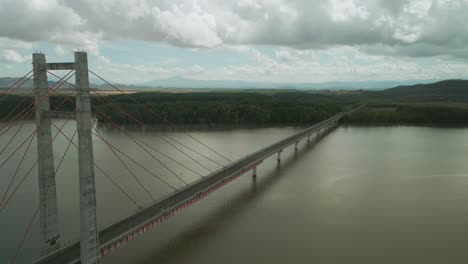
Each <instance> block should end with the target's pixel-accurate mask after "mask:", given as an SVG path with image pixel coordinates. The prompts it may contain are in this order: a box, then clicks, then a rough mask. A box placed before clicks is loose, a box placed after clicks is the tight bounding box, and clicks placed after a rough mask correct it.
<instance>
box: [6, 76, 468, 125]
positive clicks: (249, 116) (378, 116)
mask: <svg viewBox="0 0 468 264" xmlns="http://www.w3.org/2000/svg"><path fill="white" fill-rule="evenodd" d="M466 83H467V82H465V81H448V82H441V83H436V84H430V85H426V86H424V85H422V86H421V85H417V86H412V87H397V88H393V89H388V90H385V91H380V92H375V91H374V92H369V91H351V92H309V91H264V90H257V91H250V92H248V91H242V92H240V91H239V92H192V93H162V92H146V93H135V94H131V95H109V96H106V101H108V102H110V103H106V102H104V101H103V100H102V98H100V97H93V98H92V104H93V107H94V109H97V112H96V111H95V115H96V117H97V118H98V119H100V120H101V121H103V122H108V121H109V120H110V121H112V122H113V123H119V124H131V123H136V121H135V120H133V119H132V118H130V117H129V116H127V115H125V114H122V113H121V112H120V111H119V109H123V110H124V111H125V112H127V113H129V114H130V115H132V116H133V117H135V118H136V119H138V120H141V121H142V122H144V123H146V124H166V122H165V120H169V121H170V122H172V123H175V124H178V125H212V124H216V125H225V124H229V125H246V124H255V125H269V124H311V123H316V122H318V121H321V120H323V119H325V118H327V117H330V116H332V115H334V114H336V113H337V112H341V111H346V110H349V109H352V108H354V107H357V106H358V105H362V104H365V105H366V107H362V108H360V109H359V110H358V111H355V112H354V113H353V114H351V115H349V116H347V117H346V119H345V121H346V122H349V123H359V124H431V125H432V124H450V125H468V104H467V102H468V86H466ZM418 95H419V96H418ZM70 99H72V100H71V101H72V102H66V103H65V104H63V105H62V106H61V108H60V109H61V110H62V111H73V110H74V108H75V106H74V103H73V101H74V98H70ZM50 100H51V107H52V109H54V108H55V107H56V106H57V105H59V104H60V103H61V102H62V100H63V98H61V97H59V96H52V97H51V99H50ZM21 101H24V102H22V103H21ZM32 102H33V98H29V97H26V98H25V97H23V96H18V95H11V96H8V97H6V98H5V99H4V100H3V101H2V103H1V104H0V117H1V118H3V117H4V116H5V115H6V114H7V113H8V112H9V111H11V109H13V108H14V107H15V106H16V105H18V104H20V106H19V107H18V108H17V109H18V111H21V110H22V109H24V108H25V107H26V106H27V105H29V104H31V103H32ZM18 111H17V112H18ZM152 112H154V113H157V115H154V114H153V113H152ZM12 116H13V115H12ZM31 117H32V116H31Z"/></svg>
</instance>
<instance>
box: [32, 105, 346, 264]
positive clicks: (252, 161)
mask: <svg viewBox="0 0 468 264" xmlns="http://www.w3.org/2000/svg"><path fill="white" fill-rule="evenodd" d="M343 116H344V114H343V113H339V114H337V115H335V116H333V117H331V118H329V119H327V120H325V121H323V122H320V123H318V124H316V125H314V126H312V127H309V128H307V129H305V130H302V131H300V132H298V133H295V134H294V135H292V136H290V137H287V138H285V139H283V140H280V141H278V142H276V143H274V144H272V145H269V146H267V147H265V148H263V149H261V150H258V151H256V152H254V153H252V154H250V155H248V156H246V157H244V158H242V159H240V160H238V161H235V162H233V163H231V164H230V165H228V166H225V167H224V168H221V169H219V170H217V171H215V172H213V173H211V174H209V175H207V176H205V177H204V178H202V179H200V180H197V181H195V182H193V183H191V184H190V185H188V186H186V187H185V188H182V189H179V190H177V191H175V192H174V193H172V194H170V195H168V196H166V197H163V198H162V199H160V200H159V201H157V202H156V203H154V204H153V205H150V206H148V207H146V208H144V209H142V210H141V211H139V212H137V213H135V214H133V215H131V216H129V217H127V218H124V219H122V220H120V221H118V222H116V223H114V224H112V225H110V226H108V227H106V228H104V229H102V230H100V231H99V242H100V243H99V244H100V250H99V252H100V256H101V257H104V256H106V255H107V254H109V253H110V252H111V251H113V250H115V249H117V248H119V247H121V246H123V245H125V244H127V243H129V242H130V241H131V240H133V239H135V238H136V237H138V236H140V235H142V234H143V233H145V232H146V231H148V230H150V229H151V228H154V227H156V226H157V225H158V224H160V223H162V222H164V221H165V220H167V219H169V218H171V217H173V216H174V215H176V214H177V213H179V212H180V211H182V210H183V209H185V208H187V207H189V206H191V205H193V204H194V203H197V202H199V201H200V200H202V199H203V198H205V197H207V196H208V195H210V194H212V193H213V192H215V191H217V190H219V189H220V188H221V187H223V186H225V185H226V184H228V183H230V182H232V181H233V180H235V179H237V178H238V177H240V176H242V175H244V174H245V173H246V172H248V171H250V170H252V169H255V168H256V167H257V166H258V165H259V164H260V163H262V162H263V160H264V159H266V158H268V157H270V156H271V155H274V154H276V153H278V161H279V159H280V153H281V152H282V151H283V149H285V148H287V147H289V146H291V145H293V144H294V145H295V147H296V149H297V144H298V143H299V141H301V140H303V139H304V138H307V141H309V140H310V137H311V136H312V135H313V134H314V133H320V132H321V131H323V130H330V129H333V128H335V127H336V126H337V125H338V122H339V121H340V119H341V118H342V117H343ZM79 259H80V242H79V241H78V242H75V243H74V244H71V245H69V246H67V247H64V248H61V249H60V250H58V251H56V252H53V253H51V254H49V255H47V256H45V257H43V258H42V259H40V260H38V261H37V262H35V263H36V264H45V263H52V264H55V263H57V264H59V263H60V264H64V263H80V261H79Z"/></svg>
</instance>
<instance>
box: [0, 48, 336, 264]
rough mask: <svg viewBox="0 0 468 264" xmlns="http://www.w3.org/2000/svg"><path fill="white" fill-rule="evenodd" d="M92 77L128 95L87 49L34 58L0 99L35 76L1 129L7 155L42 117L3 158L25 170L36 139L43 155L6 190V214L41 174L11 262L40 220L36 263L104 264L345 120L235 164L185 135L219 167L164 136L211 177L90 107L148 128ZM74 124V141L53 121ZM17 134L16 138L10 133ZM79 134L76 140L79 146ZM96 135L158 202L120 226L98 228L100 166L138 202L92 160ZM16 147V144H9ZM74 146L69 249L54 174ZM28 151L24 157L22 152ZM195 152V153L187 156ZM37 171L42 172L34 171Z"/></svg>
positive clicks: (319, 126) (3, 200)
mask: <svg viewBox="0 0 468 264" xmlns="http://www.w3.org/2000/svg"><path fill="white" fill-rule="evenodd" d="M57 70H67V71H68V73H67V74H66V75H65V76H63V77H59V76H58V75H56V74H55V73H54V72H53V71H57ZM48 74H49V75H52V76H55V77H57V78H58V79H59V81H58V82H57V83H55V84H54V85H53V86H52V87H49V86H48V81H47V75H48ZM90 74H91V75H94V76H96V77H97V78H99V79H101V80H102V81H104V82H105V83H107V84H108V85H109V86H110V87H112V88H114V89H115V91H116V92H117V93H121V94H125V92H123V91H121V90H120V89H119V88H117V87H116V86H114V85H112V84H111V83H110V82H108V81H106V80H105V79H103V78H102V77H101V76H99V75H98V74H96V73H94V72H93V71H91V70H89V69H88V65H87V54H86V53H85V52H75V62H70V63H47V62H46V60H45V55H44V54H40V53H35V54H33V70H32V71H31V72H29V73H28V74H26V75H25V76H24V77H23V78H21V79H19V80H18V81H17V82H16V83H14V84H13V85H12V86H11V87H9V88H8V89H6V90H4V91H3V92H2V93H1V94H0V96H1V97H0V102H1V101H2V100H3V99H4V98H6V97H7V96H8V95H10V94H13V93H14V92H15V91H16V90H17V89H19V87H21V85H23V84H24V83H25V82H27V81H28V80H30V79H31V78H34V89H33V91H31V93H30V94H29V95H34V97H35V100H34V102H33V103H31V104H30V105H28V106H27V107H23V108H22V109H21V105H22V104H17V105H16V107H14V108H13V109H12V110H11V111H10V112H9V114H8V115H7V116H5V117H4V118H3V119H2V120H1V122H0V123H1V124H2V127H1V128H0V136H10V134H12V135H11V137H10V138H7V139H6V140H5V142H7V143H6V145H5V146H0V148H1V149H0V157H1V156H2V155H3V154H4V153H5V154H8V153H7V152H5V150H6V149H7V148H8V147H9V146H10V145H12V144H13V145H14V142H15V140H16V137H17V135H18V133H19V131H21V129H22V124H23V123H22V122H23V121H24V120H25V119H27V118H28V117H30V116H32V115H34V116H35V120H36V129H35V130H34V131H33V132H32V133H30V135H29V136H28V137H27V138H26V139H25V140H22V141H21V140H19V141H20V143H19V144H18V146H17V148H16V150H15V151H13V152H12V153H9V155H8V156H6V155H5V156H6V157H5V158H3V159H1V160H2V163H1V164H0V169H1V168H2V167H3V166H4V165H5V164H6V163H8V162H15V161H16V160H19V162H18V164H17V168H20V167H21V166H22V164H23V161H24V157H25V155H26V154H27V153H28V151H32V150H31V149H30V148H31V145H32V142H33V139H34V138H36V139H37V153H38V158H37V161H36V162H35V163H34V165H33V166H32V167H31V169H29V170H28V172H27V173H26V174H25V175H24V176H23V177H22V178H19V179H20V181H19V183H18V184H17V185H16V186H14V184H13V183H14V182H15V179H18V177H19V175H18V174H19V173H18V171H19V169H17V170H15V172H14V173H13V175H11V176H10V175H8V176H9V177H11V180H10V181H9V184H8V186H7V187H6V191H5V192H4V193H2V194H1V195H0V197H1V202H0V214H1V213H2V211H3V210H4V208H6V207H7V206H8V205H9V202H10V201H11V199H13V198H14V196H15V194H16V192H17V191H18V190H19V189H20V188H21V187H22V184H23V183H24V181H25V180H26V179H27V177H29V176H30V174H31V172H32V171H33V170H34V169H37V172H38V177H39V194H40V195H39V206H38V207H37V209H36V211H35V212H34V214H33V217H32V219H31V221H30V223H29V225H28V226H27V227H25V232H24V234H22V235H23V237H22V239H21V240H20V242H19V243H18V247H17V250H16V252H15V253H14V255H13V257H12V259H11V263H15V261H16V258H17V256H18V254H20V253H21V247H22V245H23V243H24V241H25V240H26V239H27V237H28V233H29V231H30V229H31V225H32V223H33V222H34V221H35V220H36V218H39V221H40V229H41V235H40V239H41V255H42V257H41V258H40V259H39V260H37V261H36V262H35V263H79V262H81V263H99V260H100V258H102V257H105V256H106V255H107V254H109V253H110V252H111V251H113V250H116V249H117V248H119V247H122V246H124V245H125V244H127V243H130V242H131V240H133V239H134V238H136V237H138V236H140V235H142V234H144V233H145V232H146V231H148V230H150V229H152V228H154V227H156V226H157V225H158V224H160V223H162V222H164V221H165V220H167V219H169V218H171V217H173V216H174V215H176V214H177V213H179V212H180V211H182V210H184V209H185V208H187V207H190V206H191V205H193V204H194V203H197V202H200V201H201V200H203V198H205V197H207V196H208V195H210V194H211V193H213V192H215V191H217V190H219V189H221V188H222V187H223V186H225V185H227V184H229V183H230V182H232V181H233V180H235V179H236V178H238V177H240V176H242V175H244V174H246V173H247V172H250V171H252V175H253V177H256V171H257V166H259V165H260V164H261V163H262V162H263V160H264V159H266V158H268V157H270V156H276V159H277V161H278V162H281V153H282V152H283V150H284V149H285V148H287V147H294V149H295V150H296V151H297V149H298V144H299V143H300V142H301V141H302V142H310V139H311V137H313V136H315V135H317V134H324V133H327V132H329V131H330V130H332V129H333V128H335V127H336V126H337V125H338V124H339V121H340V119H341V118H342V117H343V113H339V114H336V115H335V116H332V117H330V118H328V119H326V120H324V121H322V122H320V123H318V124H315V125H313V126H311V127H309V128H307V129H304V130H302V131H300V132H297V133H295V134H293V135H291V136H288V137H287V138H285V139H283V140H280V141H278V142H276V143H273V144H271V145H269V146H266V147H264V148H263V149H260V150H258V151H256V152H254V153H251V154H250V155H248V156H246V157H244V158H242V159H240V160H237V161H231V160H229V159H228V158H226V157H225V156H224V155H223V154H221V153H220V152H218V151H216V150H215V149H213V148H212V147H210V146H208V145H207V144H205V143H203V142H202V141H200V140H199V139H197V138H195V137H194V136H192V135H190V134H189V133H185V136H187V137H188V138H190V139H191V140H193V142H196V143H197V144H199V145H200V146H203V148H204V149H205V150H206V152H210V153H211V154H214V155H217V156H219V157H220V158H221V159H223V160H224V161H225V162H227V164H221V163H220V162H218V161H216V160H213V159H212V158H210V157H209V156H208V155H207V154H206V153H203V152H200V151H198V150H195V149H193V148H191V147H189V146H187V145H185V144H183V143H182V142H180V141H178V140H177V139H174V138H171V137H161V139H162V140H163V141H164V142H165V143H167V144H168V145H170V146H171V147H173V148H174V149H175V150H176V151H178V152H180V153H181V155H184V156H186V157H187V158H190V159H191V160H192V161H193V162H195V163H196V164H198V165H199V166H200V167H202V168H204V169H205V170H206V171H209V172H210V173H209V174H206V175H205V174H201V173H199V172H197V171H195V170H193V169H192V168H190V167H189V166H187V165H186V164H184V163H183V162H181V161H177V159H175V158H173V157H171V156H170V155H169V154H167V153H164V152H162V151H160V150H158V149H157V148H156V146H153V145H151V144H150V143H148V142H146V141H144V140H142V139H141V138H138V137H136V136H134V135H132V133H130V132H129V131H127V130H125V129H124V128H122V127H121V126H119V125H117V124H114V123H112V122H111V119H110V118H109V117H108V116H107V115H106V114H105V113H103V112H102V111H100V110H99V109H98V108H96V107H95V106H94V105H92V104H91V99H90V98H91V96H93V97H95V98H98V99H99V100H101V101H102V102H103V103H105V104H107V105H108V106H109V107H110V108H111V109H112V110H113V111H115V113H119V114H120V115H122V116H123V117H125V118H127V119H131V120H133V121H134V122H135V123H138V124H140V125H144V126H147V124H145V123H144V122H143V121H141V120H139V119H138V118H136V117H134V116H133V115H131V114H130V113H128V112H127V111H125V109H124V108H122V107H121V106H119V105H118V104H113V103H111V102H110V101H109V100H108V99H107V98H106V96H105V95H103V94H102V91H99V90H96V89H93V88H91V87H90V86H89V77H88V76H89V75H90ZM73 76H75V84H72V83H70V82H69V79H70V78H72V77H73ZM64 84H67V85H70V86H72V87H74V88H75V89H74V91H73V94H74V95H75V102H73V101H72V100H71V99H70V98H71V97H70V96H64V95H63V94H62V93H60V92H58V90H59V89H60V87H61V86H63V85H64ZM50 95H58V96H60V97H61V98H63V100H62V102H61V103H60V104H59V105H58V106H57V107H55V108H54V109H50V108H51V107H50V102H49V96H50ZM129 98H130V99H131V100H134V101H135V103H138V104H140V103H139V102H138V101H137V99H135V98H133V97H129ZM70 103H71V104H75V105H76V110H75V111H73V112H66V111H61V106H63V105H64V104H70ZM142 106H143V107H144V109H145V111H146V112H147V113H149V114H151V115H154V116H156V117H158V118H160V119H161V120H162V121H164V122H166V123H167V124H169V125H174V124H172V123H171V122H170V121H169V120H167V119H166V118H164V116H163V115H161V114H160V113H157V112H155V111H154V110H152V109H151V108H150V107H148V106H145V105H142ZM92 113H94V115H96V117H98V118H100V119H101V120H104V121H107V124H108V125H109V126H113V127H115V128H116V129H118V130H119V131H121V132H122V133H123V134H124V135H125V136H127V137H128V138H129V139H130V140H131V141H132V142H134V143H135V144H136V145H137V146H138V147H139V148H140V149H141V151H142V153H144V154H145V155H148V156H150V157H151V158H152V159H153V160H154V161H155V162H157V163H159V164H160V165H161V166H163V167H164V168H165V169H166V170H167V171H168V172H169V173H170V174H171V175H172V176H173V177H174V178H177V179H178V180H179V181H180V182H181V183H183V184H184V185H183V186H182V187H177V186H174V184H173V183H170V182H169V181H167V179H164V178H162V177H161V176H160V175H158V174H157V173H156V172H154V171H151V170H150V169H147V168H146V167H145V166H144V165H142V164H141V162H139V161H138V159H137V158H135V157H132V156H131V155H129V154H127V153H126V152H125V150H122V149H120V148H118V147H116V146H115V145H113V144H112V143H111V142H109V141H108V140H107V139H106V138H105V137H104V136H103V135H102V133H100V132H99V130H97V129H95V128H93V124H92ZM54 118H61V119H67V120H69V119H75V120H76V124H77V130H76V131H75V132H74V133H73V135H72V136H71V137H70V136H68V135H66V134H65V133H64V132H63V131H62V130H63V127H64V126H65V124H66V122H64V124H62V126H61V127H59V126H57V125H56V124H55V123H54V122H52V119H54ZM52 127H54V128H55V129H56V130H57V133H56V134H55V135H52ZM13 129H17V130H16V131H14V132H13V133H12V132H10V133H8V134H7V132H8V131H10V130H13ZM59 135H60V136H63V137H65V138H66V140H67V141H68V146H67V148H66V150H65V152H64V153H63V156H62V157H61V159H59V160H58V163H56V162H55V161H54V159H53V147H52V146H53V142H54V141H55V139H56V138H57V136H59ZM75 137H77V138H78V140H77V143H75ZM93 137H94V138H97V139H99V140H101V141H102V142H104V144H105V145H106V146H107V147H108V148H109V151H110V152H111V153H112V154H113V155H115V157H116V158H117V159H118V160H119V161H120V163H121V165H122V167H123V168H124V170H125V171H126V172H128V174H129V175H130V176H131V177H133V178H134V179H135V182H136V183H137V184H138V185H139V187H140V188H141V190H142V191H143V192H145V193H146V194H147V195H148V196H150V197H151V198H152V199H153V203H152V204H151V205H149V206H147V207H144V208H142V209H141V210H140V211H138V212H137V213H135V214H133V215H131V216H128V217H126V218H124V219H121V220H120V221H118V222H116V223H114V224H112V225H110V226H107V227H105V228H104V229H101V230H98V228H97V215H96V190H95V178H94V177H95V175H94V174H95V173H94V169H96V170H97V171H99V172H100V173H102V174H103V175H105V177H106V178H107V179H108V180H109V181H110V182H111V183H112V184H113V185H114V186H115V187H116V188H117V189H118V190H119V191H120V192H121V193H122V195H123V196H125V197H126V198H127V199H129V201H131V202H132V203H133V204H135V205H136V204H137V203H136V201H135V200H134V199H133V198H132V196H131V195H129V193H128V192H127V191H126V188H125V187H124V186H120V185H119V184H118V183H117V182H116V181H115V180H113V178H112V175H109V174H108V173H106V171H105V170H104V169H103V167H102V166H101V165H98V164H97V163H96V162H95V161H94V152H93V144H92V138H93ZM10 147H11V146H10ZM71 147H74V148H76V149H77V150H78V157H79V162H78V163H79V179H80V182H79V183H80V222H81V228H80V230H81V231H80V233H81V237H80V240H79V241H76V242H75V243H72V244H70V245H62V243H61V231H60V230H59V223H58V221H59V219H58V216H57V215H58V212H57V211H58V209H57V195H56V193H57V191H56V184H55V174H56V173H58V172H59V170H60V167H61V165H62V161H63V159H64V157H65V155H67V152H68V150H69V148H71ZM23 148H24V151H23V152H22V153H21V151H20V150H23ZM187 150H190V151H191V152H189V151H187ZM155 153H157V154H158V156H164V157H166V158H168V159H170V160H171V161H173V162H175V163H176V164H177V166H180V167H183V168H185V169H186V170H188V171H190V172H192V173H194V174H195V175H197V176H198V177H199V179H198V180H196V181H191V182H187V181H186V180H184V179H183V178H181V177H180V176H179V175H178V174H177V173H175V172H174V168H171V167H170V166H169V165H168V164H166V163H165V162H163V161H162V160H161V159H160V158H158V156H157V155H155ZM191 153H192V154H193V153H196V154H197V155H199V156H201V157H204V158H205V159H206V160H209V161H210V162H212V163H216V164H217V165H218V166H219V167H220V168H219V169H217V170H215V171H213V170H211V169H210V168H208V167H207V166H206V165H205V164H203V162H200V161H199V160H197V159H195V158H194V157H193V155H191ZM128 162H131V163H132V164H133V166H137V167H139V168H141V169H142V170H143V171H145V172H146V173H149V174H151V175H152V176H154V178H155V179H156V180H158V181H159V182H160V184H164V185H167V186H168V187H169V188H171V189H172V192H171V193H170V194H168V195H166V196H165V197H163V198H160V199H155V198H154V197H153V196H152V195H151V192H150V191H149V190H148V187H147V186H145V184H143V183H142V182H141V181H140V180H139V178H138V177H137V175H136V172H135V171H134V170H132V167H131V166H129V165H128V164H127V163H128ZM35 167H37V168H35Z"/></svg>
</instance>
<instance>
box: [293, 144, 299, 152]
mask: <svg viewBox="0 0 468 264" xmlns="http://www.w3.org/2000/svg"><path fill="white" fill-rule="evenodd" d="M298 144H299V141H298V142H296V143H294V151H295V152H297V149H298V148H297V145H298Z"/></svg>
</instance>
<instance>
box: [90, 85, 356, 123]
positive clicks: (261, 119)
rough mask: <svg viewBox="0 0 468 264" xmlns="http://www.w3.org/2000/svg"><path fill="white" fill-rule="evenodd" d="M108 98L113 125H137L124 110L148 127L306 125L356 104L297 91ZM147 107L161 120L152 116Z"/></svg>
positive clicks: (106, 108)
mask: <svg viewBox="0 0 468 264" xmlns="http://www.w3.org/2000/svg"><path fill="white" fill-rule="evenodd" d="M108 99H109V100H110V101H112V102H113V104H114V105H115V106H116V107H112V106H109V105H106V104H103V103H102V102H100V101H96V106H97V109H98V111H99V112H103V113H104V114H105V115H106V116H108V117H110V118H111V119H112V121H113V122H119V123H133V122H134V120H132V119H131V118H130V117H128V116H122V114H121V112H119V111H116V109H120V108H122V109H124V110H125V111H126V112H128V113H129V114H131V115H132V116H134V117H136V118H137V119H139V120H142V121H143V122H144V123H148V124H150V123H151V124H159V123H161V124H164V119H166V120H170V121H171V122H173V123H175V124H234V125H241V124H284V123H296V124H306V123H315V122H318V121H320V120H323V119H325V118H327V117H330V116H332V115H334V114H336V113H338V112H340V111H343V110H344V109H346V107H351V105H352V103H353V102H352V101H351V100H334V98H331V97H329V96H325V95H314V94H310V93H298V92H281V93H275V94H262V93H245V92H226V93H222V92H217V93H139V94H133V95H130V97H129V96H123V95H119V96H109V97H108ZM136 102H138V103H136ZM143 105H144V106H143ZM145 106H146V107H148V108H149V109H151V111H153V112H155V113H158V114H160V115H161V116H162V118H158V117H157V116H155V115H153V114H152V113H151V111H148V110H147V109H145ZM98 117H99V116H98Z"/></svg>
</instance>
